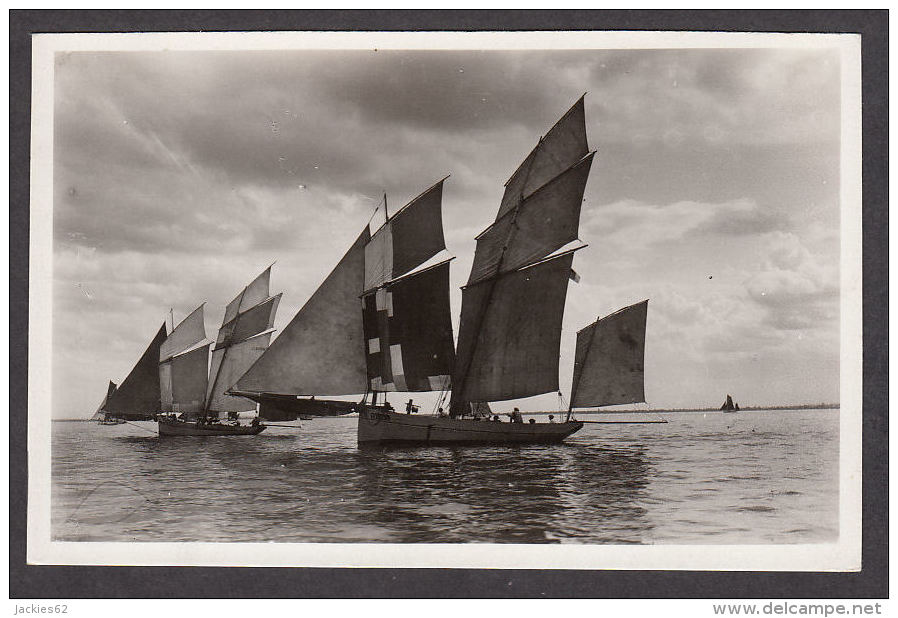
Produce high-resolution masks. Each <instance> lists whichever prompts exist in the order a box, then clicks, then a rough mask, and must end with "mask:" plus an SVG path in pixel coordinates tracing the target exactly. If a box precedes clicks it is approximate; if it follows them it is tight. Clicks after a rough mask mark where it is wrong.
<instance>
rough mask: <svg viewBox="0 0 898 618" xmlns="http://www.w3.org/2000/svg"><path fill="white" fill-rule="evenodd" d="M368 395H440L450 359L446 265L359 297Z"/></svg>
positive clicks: (445, 380) (449, 316) (449, 366)
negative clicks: (375, 393)
mask: <svg viewBox="0 0 898 618" xmlns="http://www.w3.org/2000/svg"><path fill="white" fill-rule="evenodd" d="M363 312H364V326H365V338H366V341H367V345H368V350H367V352H368V354H367V365H368V380H369V386H370V388H371V390H372V391H439V390H444V389H447V388H448V387H449V376H450V375H451V373H452V365H453V362H454V360H455V350H454V348H453V341H452V317H451V315H450V312H449V262H443V263H442V264H439V265H437V266H435V267H433V268H429V269H426V270H424V271H421V272H419V273H415V274H413V275H410V276H408V277H404V278H402V279H400V280H399V281H396V282H395V283H392V284H389V285H386V286H384V287H382V288H380V289H378V290H377V291H376V292H375V293H372V294H368V295H366V296H365V297H364V298H363Z"/></svg>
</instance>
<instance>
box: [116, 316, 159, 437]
mask: <svg viewBox="0 0 898 618" xmlns="http://www.w3.org/2000/svg"><path fill="white" fill-rule="evenodd" d="M165 335H166V331H165V324H163V325H162V326H160V327H159V330H158V331H156V336H155V337H153V340H152V341H151V342H150V345H149V347H147V349H146V351H144V353H143V355H142V356H141V357H140V360H138V361H137V364H136V365H134V368H133V369H132V370H131V373H129V374H128V377H126V378H125V379H124V380H123V381H122V383H121V385H120V386H119V387H118V388H117V389H116V390H115V392H113V393H112V394H111V395H110V396H109V397H107V400H106V403H105V405H104V406H103V410H104V411H105V412H106V413H107V414H108V415H109V416H117V417H120V418H124V419H131V420H140V419H148V418H152V417H153V416H154V415H155V414H156V413H157V412H159V401H160V392H159V369H158V367H159V351H160V349H161V347H162V343H163V342H164V341H165Z"/></svg>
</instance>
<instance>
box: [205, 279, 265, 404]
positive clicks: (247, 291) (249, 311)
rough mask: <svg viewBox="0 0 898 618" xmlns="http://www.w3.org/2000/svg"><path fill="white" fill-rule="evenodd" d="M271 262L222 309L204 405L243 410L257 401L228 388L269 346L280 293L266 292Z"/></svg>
mask: <svg viewBox="0 0 898 618" xmlns="http://www.w3.org/2000/svg"><path fill="white" fill-rule="evenodd" d="M270 277H271V266H269V267H268V268H266V269H265V270H264V271H263V272H262V274H260V275H259V276H258V277H256V278H255V279H254V280H253V281H252V282H251V283H250V284H249V285H248V286H246V287H245V288H244V289H243V291H241V292H240V294H238V295H237V297H236V298H235V299H234V300H232V301H231V302H230V303H229V304H228V306H227V309H225V315H224V319H223V320H222V325H221V328H219V330H218V337H217V338H216V340H215V350H214V351H213V352H212V367H211V371H210V372H209V384H208V388H207V391H206V402H205V407H206V410H207V411H211V412H245V411H250V410H255V409H256V404H255V402H253V401H250V400H249V399H245V398H243V397H235V396H233V395H228V394H227V391H228V389H230V388H231V387H232V386H234V383H235V382H236V381H237V379H238V378H240V376H242V375H243V374H244V373H245V372H246V370H247V369H249V368H250V367H251V366H252V364H253V363H254V362H256V360H258V359H259V357H260V356H262V354H263V353H264V352H265V350H267V349H268V344H269V342H270V341H271V332H270V329H271V328H272V327H273V326H274V317H275V313H276V312H277V307H278V303H279V302H280V300H281V294H277V295H276V296H270V297H269V296H268V294H269V280H270Z"/></svg>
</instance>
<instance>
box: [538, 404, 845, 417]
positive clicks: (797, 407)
mask: <svg viewBox="0 0 898 618" xmlns="http://www.w3.org/2000/svg"><path fill="white" fill-rule="evenodd" d="M840 407H841V404H838V403H805V404H798V405H785V406H740V407H739V409H738V410H733V412H750V411H752V410H838V409H839V408H840ZM575 412H576V413H577V414H646V413H660V412H666V413H670V412H721V409H720V408H719V407H713V408H648V409H646V408H643V409H639V410H637V409H629V410H575ZM547 414H548V413H547ZM553 414H554V413H553Z"/></svg>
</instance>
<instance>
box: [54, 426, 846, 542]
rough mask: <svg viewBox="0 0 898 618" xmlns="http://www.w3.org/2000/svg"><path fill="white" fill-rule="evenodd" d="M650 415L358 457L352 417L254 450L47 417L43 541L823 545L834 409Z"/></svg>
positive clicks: (241, 443)
mask: <svg viewBox="0 0 898 618" xmlns="http://www.w3.org/2000/svg"><path fill="white" fill-rule="evenodd" d="M584 418H591V419H599V418H600V417H584ZM601 418H602V419H603V420H604V419H605V418H607V417H601ZM613 418H615V419H620V418H621V417H619V416H615V417H613ZM666 418H667V419H668V420H669V421H670V422H669V423H668V424H666V425H665V424H652V425H587V426H585V427H584V428H583V429H582V430H580V431H579V432H578V433H576V434H574V435H573V436H572V437H571V438H569V439H568V440H567V441H566V442H565V443H564V444H561V445H552V446H491V447H423V448H422V447H419V448H410V447H409V448H396V447H389V448H386V447H378V448H366V449H363V450H359V449H358V447H357V446H356V439H355V430H356V422H357V419H355V418H331V419H317V420H314V421H305V422H303V423H302V428H301V429H289V428H269V429H268V430H266V431H265V432H264V433H262V434H260V435H259V436H256V437H245V436H231V437H218V438H165V439H160V438H159V437H157V436H156V435H155V431H153V433H151V432H150V430H153V429H154V427H155V425H154V424H153V423H138V424H128V425H116V426H99V425H96V424H93V423H86V422H57V423H53V452H52V455H53V487H52V491H53V495H52V503H53V536H54V539H56V540H65V541H167V542H168V541H213V542H224V541H243V542H258V541H280V542H303V541H307V542H391V543H396V542H409V543H430V542H432V543H437V542H438V543H446V542H449V543H460V542H482V543H563V542H568V543H617V544H621V543H690V544H695V543H812V542H825V541H834V540H836V538H837V536H838V448H839V433H838V420H839V413H838V410H801V411H782V410H777V411H757V412H753V411H745V412H741V413H738V414H722V413H715V412H707V413H703V412H689V413H671V414H669V415H666ZM138 425H140V426H138Z"/></svg>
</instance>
